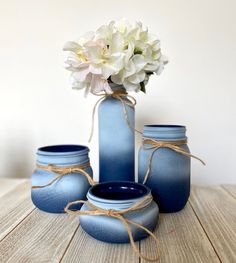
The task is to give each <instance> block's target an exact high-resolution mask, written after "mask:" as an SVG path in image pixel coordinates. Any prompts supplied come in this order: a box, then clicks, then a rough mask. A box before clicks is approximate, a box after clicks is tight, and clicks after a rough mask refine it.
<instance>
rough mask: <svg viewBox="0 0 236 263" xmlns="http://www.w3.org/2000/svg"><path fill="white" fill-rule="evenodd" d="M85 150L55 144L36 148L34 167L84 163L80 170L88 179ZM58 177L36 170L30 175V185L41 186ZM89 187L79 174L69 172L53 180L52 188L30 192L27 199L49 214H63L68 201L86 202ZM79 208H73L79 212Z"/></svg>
mask: <svg viewBox="0 0 236 263" xmlns="http://www.w3.org/2000/svg"><path fill="white" fill-rule="evenodd" d="M88 153H89V149H88V147H86V146H82V145H55V146H46V147H42V148H39V149H38V151H37V164H39V165H42V166H47V165H51V164H52V165H55V166H60V167H70V166H75V165H83V164H88V165H87V166H88V167H87V168H85V169H84V171H85V172H87V173H88V174H89V175H90V176H91V177H92V176H93V172H92V168H91V167H90V165H89V156H88ZM56 176H58V174H56V173H53V172H49V171H45V170H42V169H38V168H37V169H36V170H35V171H34V172H33V174H32V186H45V185H47V184H48V183H49V182H50V181H52V180H53V179H54V178H55V177H56ZM89 188H90V184H89V183H88V180H87V178H86V177H85V176H84V175H82V174H80V173H69V174H66V175H64V176H63V177H61V178H60V179H58V180H57V181H55V182H54V183H53V184H52V185H50V186H46V187H43V188H36V189H32V191H31V198H32V201H33V203H34V205H35V206H36V207H38V208H39V209H41V210H43V211H46V212H50V213H64V208H65V207H66V205H67V204H68V203H69V202H72V201H75V200H78V199H80V200H81V199H82V200H85V199H86V194H87V191H88V189H89ZM80 207H81V205H77V206H74V207H73V208H74V209H79V208H80Z"/></svg>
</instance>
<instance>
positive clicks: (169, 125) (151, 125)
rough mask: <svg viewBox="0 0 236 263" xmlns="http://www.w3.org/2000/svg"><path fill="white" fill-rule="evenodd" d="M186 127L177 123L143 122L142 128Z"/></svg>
mask: <svg viewBox="0 0 236 263" xmlns="http://www.w3.org/2000/svg"><path fill="white" fill-rule="evenodd" d="M145 127H147V128H186V126H184V125H178V124H145V125H144V128H145Z"/></svg>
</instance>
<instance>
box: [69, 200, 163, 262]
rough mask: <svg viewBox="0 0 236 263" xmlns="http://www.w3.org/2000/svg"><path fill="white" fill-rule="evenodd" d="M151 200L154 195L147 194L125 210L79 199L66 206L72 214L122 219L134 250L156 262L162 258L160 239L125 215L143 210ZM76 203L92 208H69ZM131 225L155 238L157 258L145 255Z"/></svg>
mask: <svg viewBox="0 0 236 263" xmlns="http://www.w3.org/2000/svg"><path fill="white" fill-rule="evenodd" d="M151 201H152V196H146V197H144V198H143V199H142V200H141V201H140V202H137V203H136V204H134V205H133V206H131V207H130V208H127V209H124V210H113V209H109V210H106V209H103V208H101V207H97V206H95V205H94V204H92V203H90V202H89V201H83V200H78V201H75V202H71V203H68V204H67V206H66V208H65V212H66V213H68V214H70V215H88V216H99V215H105V216H110V217H114V218H117V219H118V220H120V221H121V222H122V223H123V224H124V226H125V228H126V230H127V233H128V235H129V239H130V244H131V246H132V248H133V250H134V251H135V253H137V254H138V256H139V257H140V258H142V259H145V260H148V261H152V262H154V261H157V260H159V258H160V245H159V241H158V239H157V237H156V236H155V235H154V234H153V233H152V232H151V231H150V230H148V229H147V228H146V227H144V226H142V225H140V224H138V223H136V222H134V221H131V220H129V219H127V218H125V217H124V215H125V214H127V213H129V212H134V211H139V210H142V209H143V208H144V207H146V206H148V205H149V204H150V202H151ZM75 204H86V205H87V206H88V207H89V208H91V210H84V211H82V210H77V211H73V210H70V209H69V208H70V207H71V206H72V205H75ZM130 225H134V226H136V227H137V228H140V229H142V230H144V231H145V232H147V233H148V234H149V235H150V236H151V237H152V238H153V239H154V241H155V243H156V247H157V252H158V253H157V254H158V255H157V256H156V257H155V258H149V257H147V256H145V255H143V254H142V253H141V252H140V251H139V248H138V247H137V245H136V244H135V241H134V238H133V234H132V231H131V227H130Z"/></svg>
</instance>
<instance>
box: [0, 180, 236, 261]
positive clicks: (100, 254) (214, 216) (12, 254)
mask: <svg viewBox="0 0 236 263" xmlns="http://www.w3.org/2000/svg"><path fill="white" fill-rule="evenodd" d="M155 234H156V236H157V237H158V238H159V240H160V244H161V249H162V256H161V259H160V260H159V262H171V263H173V262H174V263H175V262H177V263H180V262H186V263H191V262H197V263H199V262H204V263H209V262H230V263H234V262H236V186H233V185H223V186H214V187H199V186H193V187H192V190H191V197H190V200H189V202H188V204H187V205H186V207H185V209H183V210H182V211H181V212H178V213H174V214H161V215H160V224H159V227H158V228H157V229H156V231H155ZM139 247H140V249H141V251H142V252H145V253H146V254H147V255H149V256H153V255H155V253H156V249H155V246H154V242H153V240H152V239H150V238H147V239H145V240H143V241H141V242H140V243H139ZM0 262H1V263H6V262H13V263H18V262H22V263H26V262H36V263H40V262H68V263H73V262H79V263H139V262H146V261H143V260H139V258H138V256H137V255H136V254H135V253H134V252H133V250H132V248H131V247H130V245H129V244H119V245H115V244H106V243H103V242H100V241H97V240H95V239H93V238H91V237H90V236H88V235H87V234H86V233H85V232H84V231H83V230H82V229H81V227H80V226H79V221H78V218H76V217H74V216H68V215H65V214H48V213H44V212H42V211H39V210H38V209H36V208H35V207H34V206H33V204H32V202H31V199H30V182H29V181H28V180H9V179H0Z"/></svg>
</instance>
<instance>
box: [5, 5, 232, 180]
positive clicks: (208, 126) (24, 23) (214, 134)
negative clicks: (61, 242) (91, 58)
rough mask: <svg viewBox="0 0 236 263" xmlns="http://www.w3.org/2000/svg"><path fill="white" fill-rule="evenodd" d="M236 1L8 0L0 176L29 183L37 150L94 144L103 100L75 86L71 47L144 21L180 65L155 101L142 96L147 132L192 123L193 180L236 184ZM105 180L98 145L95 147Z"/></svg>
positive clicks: (151, 88) (160, 85)
mask: <svg viewBox="0 0 236 263" xmlns="http://www.w3.org/2000/svg"><path fill="white" fill-rule="evenodd" d="M235 10H236V1H235V0H178V1H177V0H176V1H175V0H172V1H171V0H148V1H144V0H142V1H139V0H129V1H127V0H119V1H111V0H100V1H92V0H84V1H79V0H37V1H36V0H21V1H17V0H7V1H6V0H5V1H4V0H0V168H1V169H0V176H8V177H29V176H30V173H31V171H32V169H33V167H34V162H35V151H36V148H37V147H39V146H43V145H48V144H60V143H78V144H87V139H88V133H89V129H90V124H91V121H90V118H91V111H92V107H93V105H94V102H95V101H96V98H94V97H92V96H90V97H89V98H87V99H85V98H84V97H83V93H81V92H78V91H74V90H72V89H71V88H70V85H69V81H68V79H69V72H67V71H66V70H65V69H64V68H63V66H64V64H63V62H64V58H65V54H63V52H62V47H63V44H64V43H65V42H66V41H67V40H74V39H76V38H77V37H78V36H79V35H81V34H83V33H84V32H86V31H88V30H93V29H96V28H97V27H99V26H100V25H101V24H104V23H107V22H109V21H110V20H112V19H117V18H120V17H126V18H128V19H130V20H141V21H142V22H143V23H144V24H146V25H148V26H149V29H150V31H151V32H153V33H156V34H157V35H158V36H159V38H160V39H161V41H162V49H163V53H165V54H166V55H167V56H168V57H169V60H170V63H169V64H168V65H167V67H166V69H165V71H164V72H163V74H162V75H161V76H160V77H156V76H153V77H152V78H151V81H150V82H149V84H148V87H147V95H143V94H134V96H135V97H136V99H137V101H138V104H137V107H136V122H137V128H138V129H142V125H143V124H145V123H170V124H171V123H172V124H184V125H186V126H187V128H188V136H189V145H190V147H191V150H192V153H194V154H196V155H198V156H200V157H202V158H203V159H204V160H205V161H206V162H207V166H206V167H203V166H202V165H201V164H200V163H198V162H197V161H194V160H193V161H192V163H193V165H192V179H193V180H192V181H193V182H194V183H198V184H218V183H223V182H224V183H236V160H235V158H236V140H235V129H236V106H235V99H236V91H235V88H236V74H235V68H236V26H235V24H236V16H235ZM90 148H91V161H92V165H93V167H94V170H95V174H96V175H97V168H98V167H97V165H98V164H97V161H98V156H97V151H98V145H97V139H96V136H94V139H93V142H92V143H91V144H90Z"/></svg>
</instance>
